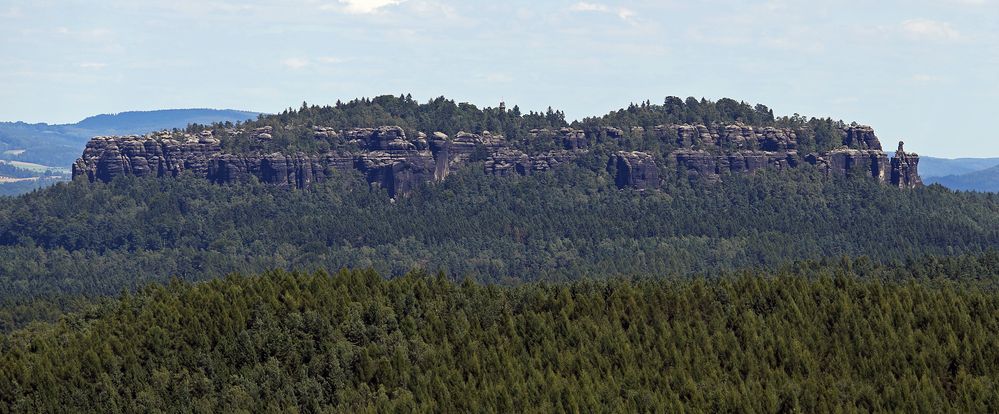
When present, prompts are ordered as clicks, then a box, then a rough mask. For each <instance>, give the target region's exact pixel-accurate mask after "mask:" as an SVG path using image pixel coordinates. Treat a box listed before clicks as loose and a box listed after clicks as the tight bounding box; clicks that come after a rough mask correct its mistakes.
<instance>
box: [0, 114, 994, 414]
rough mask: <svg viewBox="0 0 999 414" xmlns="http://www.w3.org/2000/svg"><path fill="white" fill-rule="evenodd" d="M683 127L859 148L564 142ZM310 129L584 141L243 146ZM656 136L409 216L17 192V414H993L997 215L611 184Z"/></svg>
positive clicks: (889, 191) (275, 201) (211, 187)
mask: <svg viewBox="0 0 999 414" xmlns="http://www.w3.org/2000/svg"><path fill="white" fill-rule="evenodd" d="M669 122H688V123H705V124H710V123H720V122H745V123H750V124H753V125H761V126H780V127H787V128H795V129H797V130H798V131H799V132H800V135H798V140H799V142H800V143H801V145H802V150H806V149H810V150H827V149H830V148H832V147H835V145H836V144H835V140H836V139H839V138H836V137H835V136H834V133H835V131H834V129H836V128H839V127H841V126H842V125H844V124H843V123H842V122H841V121H833V120H831V119H819V118H809V119H805V118H803V117H800V116H797V115H796V116H794V117H775V116H774V114H773V112H772V111H770V110H769V109H768V108H767V107H765V106H763V105H755V106H751V105H748V104H745V103H742V102H737V101H734V100H720V101H718V102H711V101H706V100H697V99H692V98H691V99H687V100H680V99H678V98H667V99H666V100H665V102H664V103H663V104H662V105H660V104H652V103H651V102H646V103H642V104H636V105H632V106H631V107H629V108H626V109H622V110H620V111H615V112H612V113H610V114H607V115H605V116H603V117H594V118H587V119H584V120H582V121H577V122H573V123H571V125H572V126H573V127H574V128H580V129H581V130H584V131H587V134H591V133H593V134H600V133H602V132H600V131H603V130H604V129H603V128H604V127H605V126H607V125H635V126H642V127H643V128H647V129H651V128H653V126H654V125H658V124H661V123H669ZM319 124H322V125H333V126H337V127H346V126H379V125H399V126H401V127H403V128H404V129H406V130H407V131H424V130H427V131H433V130H438V131H444V132H446V133H449V134H451V133H455V132H457V131H475V132H481V131H484V130H487V129H491V130H496V131H503V133H504V134H505V135H506V136H507V137H508V138H510V139H513V140H520V141H518V142H519V143H518V145H522V146H524V147H529V146H540V147H544V145H546V143H545V142H540V141H529V140H527V138H526V137H527V136H528V131H530V130H531V129H533V128H560V127H563V126H567V125H570V123H568V122H567V121H566V120H565V119H564V115H563V114H562V113H561V112H559V111H557V110H551V109H549V110H548V111H545V112H540V113H535V112H528V113H520V110H519V108H513V109H512V110H510V111H499V110H496V109H494V108H484V109H478V108H476V107H474V106H471V105H468V104H456V103H454V102H453V101H448V100H446V99H443V98H439V99H436V100H433V101H430V102H428V103H426V104H419V103H416V102H415V101H413V100H412V99H411V98H410V97H408V96H402V97H398V98H396V97H391V96H389V97H379V98H375V99H371V100H368V99H363V100H356V101H352V102H348V103H339V104H337V105H335V106H329V107H316V106H309V105H306V104H303V105H302V108H300V109H298V110H288V111H285V112H284V113H281V114H276V115H272V116H264V117H261V118H260V119H258V120H256V121H253V122H250V123H248V124H245V125H242V126H241V127H246V128H258V127H263V126H274V128H272V131H274V136H273V137H272V140H269V141H267V142H265V143H262V144H261V143H257V144H254V145H272V146H273V148H271V147H267V148H263V149H262V150H266V151H271V150H291V151H316V150H322V149H321V148H318V149H317V148H312V147H311V146H315V145H321V143H317V141H316V140H315V139H314V138H311V135H303V131H305V132H309V131H312V126H313V125H319ZM221 127H225V128H230V127H232V125H214V126H201V125H192V126H190V127H189V128H188V129H187V132H189V133H199V132H201V131H203V130H205V129H212V128H214V129H215V130H219V129H220V128H221ZM278 127H280V128H278ZM309 133H311V132H309ZM414 133H415V132H414ZM220 138H221V145H222V147H224V148H227V149H228V150H239V148H240V145H242V144H243V143H242V142H240V141H237V140H231V139H229V138H230V137H226V136H224V135H223V136H220ZM647 138H648V137H645V136H640V135H636V136H628V137H624V139H623V140H617V141H614V143H613V144H607V145H608V146H605V147H600V146H597V147H593V148H592V149H591V150H590V151H589V152H587V153H586V154H585V155H583V156H580V157H579V158H578V159H575V160H574V161H572V162H568V163H565V164H563V165H559V166H558V167H557V168H553V169H551V170H548V171H544V172H540V173H537V174H531V175H525V176H520V175H514V176H504V177H497V176H493V175H489V174H486V173H484V172H483V169H482V164H481V160H480V161H475V160H473V161H472V162H471V163H470V165H469V166H468V167H467V168H463V169H461V170H458V171H453V172H451V174H450V175H449V176H447V179H446V180H442V181H440V182H427V183H423V184H421V186H420V187H419V188H418V189H416V190H415V191H413V192H412V193H411V194H407V195H405V196H399V197H390V196H389V195H388V194H387V193H386V191H385V190H384V189H380V188H378V187H375V186H370V185H369V183H368V181H366V180H365V177H363V176H361V174H360V173H357V172H356V171H354V172H345V171H339V172H334V174H335V175H334V176H333V177H331V178H330V179H327V180H325V181H323V182H321V183H315V184H313V185H311V186H309V187H308V188H289V187H280V186H274V185H268V184H264V183H260V182H257V181H254V180H245V181H239V182H233V183H229V184H225V185H219V184H215V183H212V182H210V181H208V180H206V179H203V178H198V177H194V176H188V175H186V174H181V175H180V176H178V177H164V178H151V177H143V178H138V177H134V176H119V177H116V178H114V179H113V180H111V181H110V182H107V183H105V182H95V183H91V182H88V181H87V180H85V179H77V180H75V181H73V182H69V183H61V184H58V185H55V186H52V187H50V188H45V189H40V190H36V191H34V192H32V193H29V194H26V195H23V196H19V197H16V198H0V412H66V411H68V412H87V411H90V412H260V411H271V412H394V411H420V412H441V411H446V412H468V411H499V412H524V411H557V412H567V411H568V412H607V411H615V412H649V411H651V412H662V411H665V412H687V411H690V412H746V411H748V412H830V411H842V412H869V411H901V412H996V411H999V292H997V290H996V289H997V286H999V285H997V283H996V281H997V280H999V251H997V247H999V197H997V196H996V195H995V194H989V193H971V192H955V191H951V190H948V189H945V188H943V187H941V186H938V185H931V186H925V187H918V188H913V189H899V188H895V187H890V186H886V185H883V183H880V182H878V181H876V180H874V179H872V178H871V177H869V176H867V177H865V176H859V175H850V174H847V175H838V176H837V175H830V174H827V173H824V172H823V171H819V170H818V169H817V168H813V167H810V166H808V165H803V166H801V167H800V168H795V169H789V170H782V171H777V170H760V171H755V172H754V173H752V174H744V175H725V176H724V177H722V179H720V180H719V181H718V182H711V183H706V182H699V181H696V180H689V179H688V178H687V177H679V176H676V175H675V174H674V175H666V176H664V177H663V179H662V183H661V187H659V188H658V189H657V190H656V191H637V190H634V189H629V188H624V189H622V188H619V187H618V186H617V185H616V184H615V180H614V177H613V176H611V174H610V173H609V172H608V171H607V170H606V159H607V158H606V157H607V155H608V153H609V152H610V151H616V150H619V149H627V148H642V149H648V148H651V147H653V146H654V145H658V144H656V142H658V141H653V140H651V139H647ZM614 145H621V147H613V146H614ZM254 150H255V151H257V150H261V149H260V148H256V149H254Z"/></svg>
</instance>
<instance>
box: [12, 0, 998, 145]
mask: <svg viewBox="0 0 999 414" xmlns="http://www.w3.org/2000/svg"><path fill="white" fill-rule="evenodd" d="M0 56H3V59H2V61H0V62H3V64H0V120H5V121H26V122H47V123H72V122H76V121H79V120H81V119H83V118H84V117H87V116H90V115H95V114H100V113H116V112H122V111H128V110H152V109H166V108H230V109H243V110H252V111H260V112H278V111H281V110H283V109H285V108H288V107H295V108H297V107H298V106H300V105H301V103H302V102H303V101H307V102H309V103H310V104H332V103H335V102H336V101H337V100H338V99H339V100H349V99H352V98H356V97H365V96H367V97H371V96H376V95H382V94H393V95H399V94H401V93H411V94H412V95H413V97H414V98H416V99H419V100H421V101H426V100H429V99H431V98H434V97H437V96H441V95H443V96H447V97H449V98H452V99H456V100H458V101H467V102H471V103H473V104H476V105H479V106H496V105H498V104H499V102H500V101H501V100H505V101H506V102H507V105H508V106H510V107H512V106H513V105H519V106H520V108H521V109H522V110H524V111H527V110H543V109H546V108H547V107H548V106H552V107H554V108H557V109H562V110H563V111H565V113H566V115H567V117H568V118H569V119H581V118H583V117H585V116H592V115H601V114H604V113H607V112H608V111H610V110H614V109H618V108H621V107H625V106H627V105H628V104H629V103H631V102H642V101H645V100H651V101H653V102H657V103H661V102H662V101H663V99H664V98H665V97H666V96H670V95H675V96H680V97H687V96H694V97H697V98H701V97H706V98H708V99H718V98H723V97H730V98H733V99H737V100H743V101H747V102H750V103H752V104H756V103H763V104H765V105H768V106H769V107H771V108H773V109H774V111H775V112H776V113H777V114H778V115H792V114H794V113H798V114H801V115H807V116H821V117H827V116H828V117H832V118H835V119H843V120H845V121H847V122H852V121H856V122H858V123H861V124H866V125H872V126H873V127H874V128H875V130H876V131H877V133H878V136H879V138H881V141H882V142H883V143H885V146H886V147H887V148H886V149H894V147H895V143H896V142H897V141H898V140H900V139H904V140H905V141H906V149H907V150H909V151H914V152H918V153H920V154H924V155H932V156H942V157H987V156H993V157H999V128H994V127H991V126H990V124H991V123H992V122H995V121H999V0H879V1H870V0H863V1H855V0H809V1H804V0H802V1H792V0H769V1H736V0H705V1H690V0H662V1H641V0H636V1H610V0H590V1H574V0H567V1H558V0H553V1H543V0H498V1H477V0H285V1H264V0H242V1H230V0H168V1H143V0H104V1H92V0H91V1H71V0H68V1H49V0H30V1H21V0H0Z"/></svg>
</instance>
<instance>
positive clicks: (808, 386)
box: [0, 254, 999, 413]
mask: <svg viewBox="0 0 999 414" xmlns="http://www.w3.org/2000/svg"><path fill="white" fill-rule="evenodd" d="M970 263H977V264H978V265H977V266H972V267H964V268H962V269H961V270H959V275H958V276H959V277H958V279H960V280H961V281H957V282H955V281H953V280H952V279H950V278H944V277H940V276H939V274H938V273H937V272H938V271H939V270H940V269H942V267H941V263H939V262H923V263H918V264H917V263H912V264H910V265H908V266H907V267H905V268H904V269H892V268H889V267H883V266H879V265H876V264H874V263H873V262H871V261H869V260H858V261H850V260H846V259H844V260H840V261H836V262H835V263H830V264H824V265H823V264H820V263H816V262H801V263H798V264H796V265H795V266H793V268H792V267H789V268H786V269H784V270H781V271H776V272H773V273H765V274H764V273H757V272H738V273H732V274H725V275H720V276H718V277H716V278H712V279H704V278H695V279H688V280H684V281H679V280H668V279H662V278H645V279H612V280H609V281H581V282H572V283H559V284H549V283H541V284H527V285H522V286H519V287H500V286H497V285H480V284H477V283H474V282H471V281H468V280H466V281H465V282H463V283H455V282H451V281H449V280H448V279H447V278H445V277H443V276H427V275H425V274H420V273H413V274H408V275H406V276H404V277H401V278H395V279H392V280H386V279H385V278H383V277H382V276H381V275H378V274H377V273H375V272H372V271H341V272H339V273H336V274H335V275H334V276H329V275H327V274H326V273H325V272H318V273H310V274H305V273H288V272H284V271H275V272H268V273H266V274H264V275H262V276H255V277H242V276H229V277H227V278H225V279H216V280H213V281H211V282H206V283H201V284H193V285H192V284H188V283H184V282H180V281H174V282H171V283H170V284H168V285H166V286H162V285H157V286H151V287H148V288H145V289H142V290H140V291H139V292H138V293H135V294H126V295H123V296H120V297H119V298H118V299H115V300H113V301H107V302H105V303H102V304H99V305H93V306H89V307H87V308H86V310H84V311H81V312H78V313H73V314H70V315H67V316H65V317H64V318H62V319H61V320H60V321H59V322H57V323H50V324H35V325H33V326H32V327H31V328H30V329H27V330H21V331H17V332H15V333H12V334H9V335H6V336H3V337H0V407H5V408H3V409H0V410H2V411H14V412H35V411H74V412H88V411H94V412H104V413H115V412H152V411H168V412H184V411H195V412H259V411H275V412H298V411H302V412H328V411H333V412H392V411H437V412H439V411H461V412H468V411H500V412H525V411H559V412H593V411H618V412H650V411H667V412H682V411H703V412H746V411H750V412H834V411H835V412H870V411H901V412H951V411H954V412H996V411H997V410H999V398H997V396H999V336H997V335H996V334H995V333H996V332H997V330H999V293H997V292H996V290H995V289H985V288H980V287H977V285H976V284H975V283H974V282H973V281H974V280H975V279H977V278H979V277H992V278H994V277H995V276H996V274H995V273H996V272H997V271H999V256H997V255H995V254H991V255H988V256H981V257H978V258H974V259H973V260H969V261H968V262H966V264H970ZM951 270H955V269H951ZM979 272H984V273H979ZM899 273H904V274H908V275H919V274H925V275H927V276H926V277H922V278H920V277H908V278H907V280H905V281H897V280H895V277H896V276H897V274H899Z"/></svg>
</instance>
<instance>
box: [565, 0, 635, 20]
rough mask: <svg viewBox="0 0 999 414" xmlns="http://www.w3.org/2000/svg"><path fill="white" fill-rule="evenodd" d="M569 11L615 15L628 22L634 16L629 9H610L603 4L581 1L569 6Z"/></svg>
mask: <svg viewBox="0 0 999 414" xmlns="http://www.w3.org/2000/svg"><path fill="white" fill-rule="evenodd" d="M569 11H573V12H581V13H587V12H590V13H607V14H613V15H616V16H617V17H618V18H620V19H621V20H628V19H631V18H632V17H634V16H635V12H634V11H632V10H631V9H627V8H624V7H620V8H611V7H608V6H607V5H605V4H599V3H588V2H585V1H581V2H579V3H576V4H573V5H572V6H569Z"/></svg>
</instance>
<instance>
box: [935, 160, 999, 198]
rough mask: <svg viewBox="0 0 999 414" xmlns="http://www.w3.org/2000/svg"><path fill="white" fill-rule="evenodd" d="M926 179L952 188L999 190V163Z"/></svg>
mask: <svg viewBox="0 0 999 414" xmlns="http://www.w3.org/2000/svg"><path fill="white" fill-rule="evenodd" d="M926 181H927V183H937V184H940V185H942V186H944V187H947V188H950V189H952V190H964V191H988V192H999V165H997V166H994V167H992V168H986V169H984V170H980V171H974V172H969V173H965V174H960V175H948V176H943V177H931V178H928V179H927V180H926Z"/></svg>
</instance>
